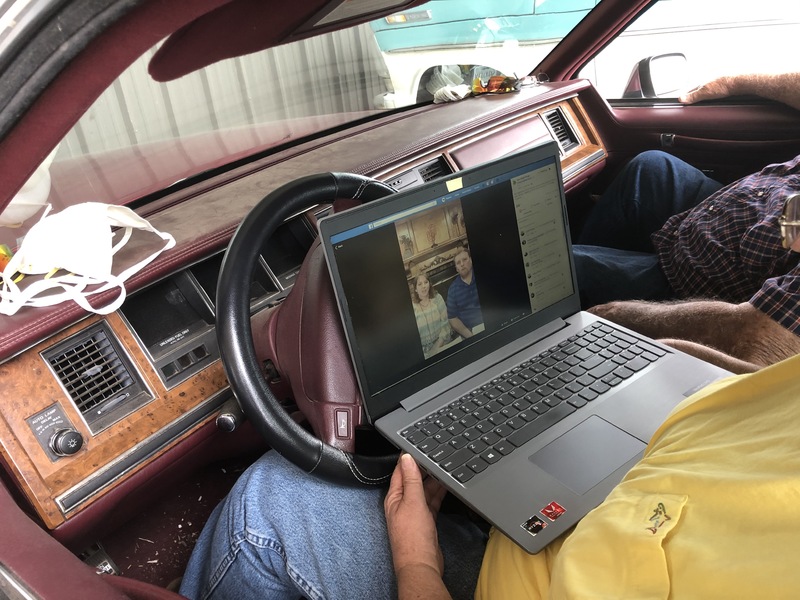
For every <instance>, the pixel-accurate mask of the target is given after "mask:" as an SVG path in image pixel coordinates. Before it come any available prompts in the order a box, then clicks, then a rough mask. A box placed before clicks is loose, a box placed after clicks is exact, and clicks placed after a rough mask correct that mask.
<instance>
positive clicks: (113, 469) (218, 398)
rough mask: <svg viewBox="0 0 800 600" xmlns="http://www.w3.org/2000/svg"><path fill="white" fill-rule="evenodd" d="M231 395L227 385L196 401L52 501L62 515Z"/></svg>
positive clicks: (192, 425) (128, 469) (203, 416)
mask: <svg viewBox="0 0 800 600" xmlns="http://www.w3.org/2000/svg"><path fill="white" fill-rule="evenodd" d="M232 395H233V394H232V393H231V390H230V388H225V389H223V390H220V391H219V392H218V393H217V394H215V395H214V396H212V397H211V398H209V399H208V400H206V401H205V402H203V403H202V404H199V405H197V406H196V407H195V408H194V409H192V410H191V411H189V412H188V413H186V414H184V415H182V416H181V417H179V418H178V419H176V420H175V421H173V422H172V423H170V424H169V425H167V426H166V427H164V428H163V429H161V430H160V431H159V432H158V433H156V434H154V435H152V436H150V437H149V438H147V439H146V440H144V441H143V442H140V443H139V444H137V445H136V446H134V447H133V448H131V449H130V450H129V451H128V452H126V453H125V454H123V455H122V456H120V457H119V458H118V459H117V460H115V461H114V462H112V463H109V464H108V465H106V466H105V467H104V468H102V469H100V470H98V471H96V472H95V473H93V474H92V475H91V476H90V477H88V478H86V479H84V480H83V481H81V482H80V483H78V484H77V485H75V486H73V487H72V488H70V489H69V490H67V491H66V492H64V493H63V494H61V495H60V496H58V497H57V498H56V499H55V501H56V504H58V507H59V508H60V509H61V512H62V513H63V514H64V515H65V516H66V515H67V514H68V513H69V512H70V511H72V510H75V509H76V508H77V507H78V506H80V505H81V504H82V503H84V502H86V501H87V500H89V499H90V498H91V497H92V496H94V495H95V494H97V493H98V492H99V491H101V490H102V489H104V488H105V487H107V486H108V485H110V484H112V483H114V482H115V481H117V480H118V479H120V478H121V477H123V476H124V475H126V474H127V473H129V472H130V471H131V470H132V469H134V468H135V467H137V466H138V465H139V464H141V463H142V462H143V461H145V460H147V459H148V458H150V457H151V456H153V455H154V454H156V453H157V452H158V451H159V450H161V449H163V448H165V447H166V446H167V445H169V444H170V443H171V442H173V441H175V440H176V439H177V438H178V437H180V436H181V435H183V434H184V433H185V432H187V431H188V430H189V429H191V428H192V427H194V426H195V425H196V424H197V423H199V422H200V421H202V420H203V419H204V418H206V417H207V416H209V415H210V414H212V413H213V412H214V411H215V410H216V409H218V408H219V407H220V406H222V404H223V403H224V402H225V401H226V400H227V399H228V398H230V397H232Z"/></svg>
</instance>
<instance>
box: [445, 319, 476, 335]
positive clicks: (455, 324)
mask: <svg viewBox="0 0 800 600" xmlns="http://www.w3.org/2000/svg"><path fill="white" fill-rule="evenodd" d="M450 327H452V328H453V329H454V330H455V332H456V333H457V334H458V335H460V336H461V337H464V338H468V337H471V336H472V331H470V330H469V328H468V327H467V326H466V325H464V323H462V322H461V319H459V318H458V317H456V318H454V319H450Z"/></svg>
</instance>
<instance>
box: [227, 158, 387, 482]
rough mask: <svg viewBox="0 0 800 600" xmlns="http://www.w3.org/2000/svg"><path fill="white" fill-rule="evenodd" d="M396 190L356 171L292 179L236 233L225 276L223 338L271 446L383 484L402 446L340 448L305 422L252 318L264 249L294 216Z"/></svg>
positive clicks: (330, 477) (236, 383)
mask: <svg viewBox="0 0 800 600" xmlns="http://www.w3.org/2000/svg"><path fill="white" fill-rule="evenodd" d="M393 191H394V190H393V189H392V188H390V187H389V186H387V185H386V184H383V183H381V182H379V181H376V180H374V179H371V178H368V177H364V176H361V175H355V174H350V173H321V174H318V175H311V176H307V177H303V178H300V179H297V180H295V181H292V182H290V183H287V184H285V185H283V186H281V187H280V188H278V189H276V190H274V191H273V192H271V193H270V194H268V195H267V196H265V197H264V198H263V199H262V200H261V201H260V202H259V203H258V204H257V205H256V206H254V207H253V209H252V210H251V211H250V213H248V215H247V216H246V217H245V218H244V220H243V221H242V222H241V224H240V225H239V227H238V228H237V230H236V232H235V233H234V235H233V238H232V239H231V243H230V245H229V246H228V249H227V251H226V252H225V256H224V258H223V261H222V267H221V269H220V274H219V280H218V283H217V295H216V297H217V304H216V309H217V314H216V319H217V340H218V343H219V350H220V355H221V357H222V363H223V366H224V368H225V373H226V375H227V377H228V381H229V383H230V386H231V389H232V390H233V393H234V395H235V396H236V398H237V400H238V401H239V403H240V405H241V407H242V410H243V411H244V413H245V415H247V417H248V418H249V419H250V420H251V421H252V422H253V425H254V426H255V428H256V430H257V431H258V432H259V433H260V435H261V436H262V437H264V439H265V440H266V442H267V443H268V444H269V446H270V447H271V448H273V449H274V450H276V451H278V452H279V453H280V454H281V455H283V456H284V457H286V458H287V459H289V460H290V461H291V462H293V463H294V464H296V465H297V466H298V467H300V468H302V469H303V470H305V471H306V472H308V473H310V474H312V475H314V476H317V477H319V478H321V479H324V480H326V481H330V482H333V483H339V484H347V485H373V486H374V485H382V484H384V483H386V482H387V481H388V479H389V477H390V476H391V472H392V470H393V469H394V465H395V464H396V461H397V454H396V453H395V454H389V455H383V456H366V455H361V454H352V453H349V452H344V451H342V450H340V449H338V448H334V447H333V446H330V445H328V444H326V443H324V442H323V441H322V440H320V439H319V438H317V437H316V436H314V435H313V434H311V433H310V432H308V431H307V430H306V429H305V428H304V427H303V426H302V425H300V424H298V423H297V422H296V421H295V420H294V419H293V418H292V417H291V415H290V414H289V413H288V412H287V411H286V410H285V408H284V407H283V406H281V404H280V403H279V401H278V400H277V398H276V397H275V395H274V394H273V393H272V391H271V389H270V387H269V385H268V383H267V381H266V380H265V379H264V377H263V376H262V374H261V365H260V364H259V359H258V357H257V354H256V350H255V346H254V344H253V332H252V326H251V322H250V294H249V290H250V282H251V279H252V274H253V272H254V271H255V267H256V262H257V260H258V256H259V251H260V249H261V248H262V247H263V246H264V244H265V243H266V241H267V240H268V239H269V238H270V236H272V235H273V234H274V233H275V231H276V230H277V228H278V227H279V226H280V225H281V224H282V223H283V222H284V221H285V220H286V219H287V218H289V217H290V216H292V215H295V214H298V213H300V212H302V211H305V210H308V209H309V208H311V207H313V206H315V205H318V204H325V203H329V202H332V201H333V200H335V199H342V198H353V199H357V200H360V201H362V202H366V201H370V200H374V199H377V198H380V197H382V196H385V195H387V194H390V193H392V192H393Z"/></svg>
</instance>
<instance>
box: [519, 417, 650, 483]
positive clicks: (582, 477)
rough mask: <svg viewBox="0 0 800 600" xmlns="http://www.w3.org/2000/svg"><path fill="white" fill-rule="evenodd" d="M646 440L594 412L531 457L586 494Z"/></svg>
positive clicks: (640, 450) (635, 453)
mask: <svg viewBox="0 0 800 600" xmlns="http://www.w3.org/2000/svg"><path fill="white" fill-rule="evenodd" d="M644 448H645V444H644V443H642V442H641V441H640V440H638V439H636V438H635V437H633V436H632V435H629V434H627V433H625V432H624V431H622V430H621V429H619V428H618V427H615V426H614V425H612V424H611V423H609V422H608V421H605V420H603V419H601V418H600V417H598V416H591V417H589V418H588V419H586V420H585V421H582V422H581V423H580V424H578V425H577V426H575V427H573V428H572V429H570V430H569V431H568V432H567V433H565V434H564V435H562V436H560V437H558V438H556V439H555V440H553V441H552V442H550V443H549V444H548V445H547V446H545V447H544V448H542V449H541V450H539V451H537V452H536V453H535V454H533V455H531V456H530V460H531V461H532V462H533V463H534V464H536V465H537V466H539V467H540V468H541V469H543V470H544V471H547V472H548V473H549V474H550V475H552V476H553V477H555V478H556V479H558V480H559V481H561V482H562V483H563V484H564V485H566V486H567V487H568V488H569V489H571V490H572V491H573V492H575V493H576V494H580V495H583V494H585V493H586V492H588V491H589V490H590V489H592V488H593V487H594V486H595V485H597V484H598V483H600V482H601V481H603V480H604V479H605V478H606V477H608V476H609V475H611V473H613V472H614V471H616V470H617V469H618V468H619V467H621V466H622V465H624V464H625V463H626V462H628V461H629V460H631V459H632V458H634V457H635V456H637V455H639V454H641V453H642V452H643V451H644Z"/></svg>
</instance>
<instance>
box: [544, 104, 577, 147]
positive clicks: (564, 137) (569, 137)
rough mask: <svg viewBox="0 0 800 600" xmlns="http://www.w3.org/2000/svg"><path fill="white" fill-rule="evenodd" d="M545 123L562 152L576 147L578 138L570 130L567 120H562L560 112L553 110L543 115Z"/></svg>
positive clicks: (562, 116)
mask: <svg viewBox="0 0 800 600" xmlns="http://www.w3.org/2000/svg"><path fill="white" fill-rule="evenodd" d="M545 118H546V119H547V122H548V123H549V124H550V129H552V130H553V134H554V135H555V136H556V139H557V140H558V144H559V145H560V146H561V149H562V150H563V151H564V152H567V151H568V150H571V149H572V148H574V147H575V146H577V145H578V138H577V137H575V134H574V133H573V131H572V129H571V128H570V126H569V124H568V123H567V120H566V119H565V118H564V115H563V114H562V112H561V110H559V109H555V110H551V111H550V112H548V113H546V114H545Z"/></svg>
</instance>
